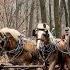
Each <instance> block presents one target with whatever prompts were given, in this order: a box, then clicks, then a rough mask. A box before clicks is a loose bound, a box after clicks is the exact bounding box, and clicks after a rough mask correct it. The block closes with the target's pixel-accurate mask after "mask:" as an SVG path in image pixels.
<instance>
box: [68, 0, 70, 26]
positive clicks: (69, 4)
mask: <svg viewBox="0 0 70 70" xmlns="http://www.w3.org/2000/svg"><path fill="white" fill-rule="evenodd" d="M68 13H69V20H68V21H69V27H70V0H68Z"/></svg>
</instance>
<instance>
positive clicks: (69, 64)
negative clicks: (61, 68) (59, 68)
mask: <svg viewBox="0 0 70 70" xmlns="http://www.w3.org/2000/svg"><path fill="white" fill-rule="evenodd" d="M66 66H67V68H68V70H70V57H69V56H66Z"/></svg>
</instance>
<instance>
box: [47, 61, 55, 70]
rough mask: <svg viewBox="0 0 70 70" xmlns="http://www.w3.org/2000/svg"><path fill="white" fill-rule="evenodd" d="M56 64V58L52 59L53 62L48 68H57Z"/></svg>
mask: <svg viewBox="0 0 70 70" xmlns="http://www.w3.org/2000/svg"><path fill="white" fill-rule="evenodd" d="M55 64H56V60H54V61H52V63H51V64H50V65H49V69H48V70H55Z"/></svg>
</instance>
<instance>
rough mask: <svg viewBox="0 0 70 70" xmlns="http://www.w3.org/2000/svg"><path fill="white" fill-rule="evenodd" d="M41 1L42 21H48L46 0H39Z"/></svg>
mask: <svg viewBox="0 0 70 70" xmlns="http://www.w3.org/2000/svg"><path fill="white" fill-rule="evenodd" d="M39 2H40V8H41V18H42V22H43V23H46V22H47V19H46V7H45V2H46V1H45V0H39Z"/></svg>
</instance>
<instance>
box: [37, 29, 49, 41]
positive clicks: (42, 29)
mask: <svg viewBox="0 0 70 70" xmlns="http://www.w3.org/2000/svg"><path fill="white" fill-rule="evenodd" d="M39 30H41V31H44V32H45V31H46V29H39V28H37V29H36V31H39ZM47 31H48V30H47ZM36 40H41V41H43V39H41V38H37V35H36Z"/></svg>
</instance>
